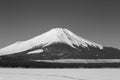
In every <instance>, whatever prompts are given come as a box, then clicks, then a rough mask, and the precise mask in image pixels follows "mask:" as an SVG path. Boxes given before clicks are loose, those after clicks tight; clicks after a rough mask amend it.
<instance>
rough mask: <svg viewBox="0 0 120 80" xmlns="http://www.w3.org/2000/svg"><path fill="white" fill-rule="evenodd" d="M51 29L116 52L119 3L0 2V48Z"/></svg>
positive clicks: (87, 0) (119, 35)
mask: <svg viewBox="0 0 120 80" xmlns="http://www.w3.org/2000/svg"><path fill="white" fill-rule="evenodd" d="M55 27H62V28H67V29H69V30H70V31H72V32H73V33H75V34H77V35H79V36H81V37H83V38H85V39H88V40H90V41H93V42H96V43H99V44H101V45H104V46H112V47H116V48H119V49H120V1H119V0H0V48H2V47H5V46H7V45H10V44H12V43H14V42H16V41H24V40H27V39H30V38H33V37H35V36H37V35H40V34H42V33H44V32H46V31H48V30H50V29H52V28H55Z"/></svg>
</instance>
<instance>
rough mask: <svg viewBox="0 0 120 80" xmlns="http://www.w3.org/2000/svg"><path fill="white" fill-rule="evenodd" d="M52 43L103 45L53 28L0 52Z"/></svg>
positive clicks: (16, 50) (12, 51)
mask: <svg viewBox="0 0 120 80" xmlns="http://www.w3.org/2000/svg"><path fill="white" fill-rule="evenodd" d="M52 43H66V44H68V45H70V46H71V47H73V48H75V46H77V47H79V46H82V47H88V46H92V47H98V48H100V49H102V48H103V46H101V45H99V44H96V43H93V42H90V41H88V40H86V39H84V38H82V37H79V36H77V35H75V34H74V33H72V32H71V31H69V30H67V29H62V28H55V29H51V30H50V31H48V32H46V33H43V34H41V35H39V36H37V37H34V38H32V39H29V40H27V41H22V42H16V43H14V44H12V45H10V46H7V47H5V48H3V49H0V54H2V55H6V54H11V53H16V52H21V51H25V50H28V49H30V48H33V47H36V46H42V47H45V46H48V45H50V44H52Z"/></svg>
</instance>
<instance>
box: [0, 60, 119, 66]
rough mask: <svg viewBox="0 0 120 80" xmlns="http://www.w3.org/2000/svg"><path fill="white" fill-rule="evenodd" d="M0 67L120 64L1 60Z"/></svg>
mask: <svg viewBox="0 0 120 80" xmlns="http://www.w3.org/2000/svg"><path fill="white" fill-rule="evenodd" d="M0 67H8V68H15V67H16V68H17V67H23V68H120V63H50V62H34V61H7V60H0Z"/></svg>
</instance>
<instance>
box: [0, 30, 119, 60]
mask: <svg viewBox="0 0 120 80" xmlns="http://www.w3.org/2000/svg"><path fill="white" fill-rule="evenodd" d="M81 59H86V60H88V59H91V60H93V59H94V60H98V59H101V60H104V59H120V50H118V49H116V48H113V47H106V46H102V45H100V44H97V43H95V42H91V41H89V40H86V39H84V38H82V37H79V36H78V35H76V34H74V33H72V32H71V31H70V30H68V29H66V28H53V29H51V30H49V31H48V32H45V33H43V34H41V35H38V36H36V37H34V38H32V39H29V40H26V41H19V42H16V43H14V44H12V45H9V46H7V47H4V48H2V49H0V60H7V61H46V62H69V61H70V62H79V60H81Z"/></svg>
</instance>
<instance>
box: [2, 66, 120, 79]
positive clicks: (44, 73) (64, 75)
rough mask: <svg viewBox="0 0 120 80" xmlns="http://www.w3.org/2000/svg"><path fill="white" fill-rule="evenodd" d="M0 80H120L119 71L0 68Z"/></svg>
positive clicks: (117, 69)
mask: <svg viewBox="0 0 120 80" xmlns="http://www.w3.org/2000/svg"><path fill="white" fill-rule="evenodd" d="M0 80H120V69H119V68H116V69H82V68H80V69H20V68H13V69H12V68H0Z"/></svg>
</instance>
